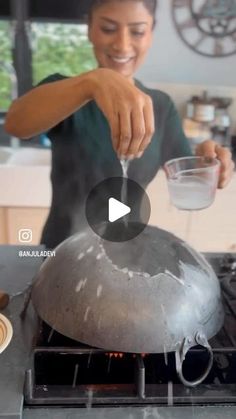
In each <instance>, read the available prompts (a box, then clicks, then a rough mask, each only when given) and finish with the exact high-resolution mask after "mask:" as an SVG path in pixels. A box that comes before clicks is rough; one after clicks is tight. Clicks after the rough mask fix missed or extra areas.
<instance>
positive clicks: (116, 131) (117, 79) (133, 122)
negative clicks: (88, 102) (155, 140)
mask: <svg viewBox="0 0 236 419" xmlns="http://www.w3.org/2000/svg"><path fill="white" fill-rule="evenodd" d="M87 76H88V78H89V80H90V81H91V83H92V84H91V85H92V92H91V94H92V98H93V100H95V102H96V103H97V105H98V107H99V108H100V109H101V111H102V112H103V114H104V115H105V117H106V118H107V120H108V123H109V125H110V129H111V136H112V143H113V148H114V150H115V151H116V153H117V154H118V157H119V158H121V157H126V158H134V157H141V155H142V154H143V151H144V150H145V148H146V147H147V146H148V144H149V143H150V141H151V138H152V136H153V133H154V114H153V104H152V99H151V97H150V96H148V95H146V94H145V93H143V92H142V91H141V90H139V89H138V88H137V87H135V85H134V84H133V83H132V82H131V81H129V80H127V79H126V78H125V77H124V76H122V75H120V74H119V73H117V72H115V71H113V70H109V69H105V68H99V69H96V70H93V71H91V72H89V73H87Z"/></svg>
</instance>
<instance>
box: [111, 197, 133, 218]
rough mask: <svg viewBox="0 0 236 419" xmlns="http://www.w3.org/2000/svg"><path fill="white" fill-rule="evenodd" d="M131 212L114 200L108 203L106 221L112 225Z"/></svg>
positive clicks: (128, 208)
mask: <svg viewBox="0 0 236 419" xmlns="http://www.w3.org/2000/svg"><path fill="white" fill-rule="evenodd" d="M130 212H131V208H130V207H128V206H127V205H125V204H123V203H122V202H120V201H118V200H117V199H115V198H109V201H108V220H109V221H110V222H111V223H113V222H114V221H117V220H119V219H120V218H122V217H124V216H125V215H127V214H129V213H130Z"/></svg>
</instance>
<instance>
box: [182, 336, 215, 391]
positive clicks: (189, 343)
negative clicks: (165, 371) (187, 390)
mask: <svg viewBox="0 0 236 419" xmlns="http://www.w3.org/2000/svg"><path fill="white" fill-rule="evenodd" d="M195 345H201V346H203V347H204V348H206V349H207V350H208V353H209V362H208V364H207V367H206V369H205V371H204V372H203V374H202V375H201V376H200V377H198V378H197V379H196V380H194V381H188V380H186V378H185V377H184V376H183V362H184V360H185V356H186V354H187V352H188V351H189V349H190V348H192V347H193V346H195ZM175 362H176V371H177V374H178V376H179V379H180V380H181V382H182V383H183V384H184V385H185V386H187V387H195V386H197V385H198V384H201V383H202V382H203V381H204V380H205V378H206V377H207V376H208V374H209V372H210V370H211V368H212V365H213V352H212V349H211V346H210V345H209V343H208V340H207V338H206V337H205V335H204V334H203V333H199V332H198V333H197V334H196V336H195V338H193V337H187V338H185V339H184V342H183V345H182V346H181V348H179V349H178V350H177V351H176V352H175Z"/></svg>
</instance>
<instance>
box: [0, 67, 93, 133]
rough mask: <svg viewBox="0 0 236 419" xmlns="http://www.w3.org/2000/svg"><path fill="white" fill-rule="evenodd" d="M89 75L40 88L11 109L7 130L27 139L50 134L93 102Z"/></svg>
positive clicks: (6, 124)
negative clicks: (43, 133) (46, 132)
mask: <svg viewBox="0 0 236 419" xmlns="http://www.w3.org/2000/svg"><path fill="white" fill-rule="evenodd" d="M89 88H91V82H88V78H87V77H86V75H81V76H77V77H71V78H67V79H64V80H60V81H55V82H52V83H48V84H43V85H42V86H39V87H36V88H34V89H33V90H31V91H30V92H28V93H26V94H25V95H23V96H21V97H20V98H19V99H16V100H15V101H14V102H13V103H12V105H11V106H10V108H9V111H8V114H7V117H6V121H5V130H6V131H7V132H8V133H9V134H12V135H14V136H16V137H19V138H22V139H27V138H31V137H33V136H35V135H37V134H40V133H42V132H45V131H48V130H49V129H50V128H52V127H54V126H55V125H57V124H58V123H59V122H61V121H63V120H64V119H65V118H67V117H68V116H69V115H71V114H72V113H73V112H75V111H76V110H77V109H79V108H80V107H81V106H83V105H84V104H85V103H86V102H88V101H89V100H91V99H92V97H91V95H90V92H89Z"/></svg>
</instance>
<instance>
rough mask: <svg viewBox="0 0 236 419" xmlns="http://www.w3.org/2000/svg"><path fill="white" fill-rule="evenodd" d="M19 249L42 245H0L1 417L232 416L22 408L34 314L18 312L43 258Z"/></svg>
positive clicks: (234, 410)
mask: <svg viewBox="0 0 236 419" xmlns="http://www.w3.org/2000/svg"><path fill="white" fill-rule="evenodd" d="M22 249H24V250H42V249H43V246H37V247H36V246H27V247H26V246H0V288H2V289H5V290H6V291H8V292H9V293H10V295H11V300H10V304H9V306H8V307H7V308H6V309H5V310H4V311H2V313H3V314H4V315H6V316H7V317H8V318H9V319H10V320H11V322H12V324H13V331H14V335H13V339H12V341H11V343H10V345H9V346H8V348H7V349H6V350H5V351H4V352H3V353H2V354H1V355H0V418H1V419H3V418H4V419H10V418H11V419H41V418H42V419H49V418H50V419H54V418H55V419H94V418H96V419H126V418H127V419H191V418H194V419H222V418H224V419H235V417H236V406H226V407H224V406H215V407H206V406H203V407H199V406H198V407H196V406H192V407H171V406H170V407H155V406H153V407H151V406H146V407H122V408H111V407H109V408H108V407H107V408H93V407H88V408H87V409H84V408H61V409H60V408H48V407H47V408H43V407H42V408H34V409H30V408H24V407H23V384H24V372H25V369H26V366H27V364H28V362H29V358H30V349H31V342H32V338H33V330H34V326H35V322H36V318H35V315H34V311H33V309H32V307H31V306H30V307H29V310H28V311H27V315H26V318H25V321H24V323H22V321H21V320H20V317H19V315H20V312H21V310H22V308H23V305H24V301H25V297H26V294H27V289H28V288H29V286H30V284H31V282H32V278H33V276H34V275H35V273H36V272H37V270H38V269H39V266H40V265H41V263H42V258H36V257H31V258H30V257H25V258H20V257H19V250H22Z"/></svg>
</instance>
